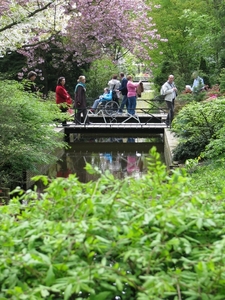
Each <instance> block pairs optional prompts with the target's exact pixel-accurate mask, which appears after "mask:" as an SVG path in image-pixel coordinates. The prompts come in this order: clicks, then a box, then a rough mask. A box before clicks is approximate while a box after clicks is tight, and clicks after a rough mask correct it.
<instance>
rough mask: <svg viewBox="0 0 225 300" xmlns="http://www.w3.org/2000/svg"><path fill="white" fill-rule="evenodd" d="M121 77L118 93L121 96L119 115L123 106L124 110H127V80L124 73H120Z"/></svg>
mask: <svg viewBox="0 0 225 300" xmlns="http://www.w3.org/2000/svg"><path fill="white" fill-rule="evenodd" d="M120 77H121V85H120V87H119V89H118V90H119V91H120V92H121V94H122V102H121V105H120V108H119V114H122V113H123V109H124V106H126V109H127V110H128V99H127V78H126V77H125V76H124V73H122V72H121V73H120Z"/></svg>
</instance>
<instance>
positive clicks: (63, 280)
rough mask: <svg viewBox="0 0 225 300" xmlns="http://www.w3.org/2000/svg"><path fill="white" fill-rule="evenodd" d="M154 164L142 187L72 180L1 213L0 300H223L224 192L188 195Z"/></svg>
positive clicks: (179, 175) (180, 177)
mask: <svg viewBox="0 0 225 300" xmlns="http://www.w3.org/2000/svg"><path fill="white" fill-rule="evenodd" d="M158 159H159V155H158V154H156V153H155V149H154V148H153V149H152V151H151V159H150V160H149V171H148V174H147V175H146V176H145V177H144V178H143V179H141V180H137V179H135V178H126V179H124V180H122V181H121V180H117V179H115V178H114V177H113V176H112V175H111V174H110V173H106V174H105V175H102V176H101V177H100V179H99V180H98V181H97V182H89V183H87V184H82V183H80V182H79V181H78V180H77V178H76V177H75V176H74V175H73V176H72V175H71V176H70V177H69V178H68V179H64V178H57V179H55V180H53V181H52V182H51V183H50V185H49V186H48V187H47V189H46V191H45V192H44V193H43V194H41V195H38V194H37V193H35V192H32V191H30V192H28V193H27V195H25V196H23V198H22V199H21V200H23V203H27V204H26V205H21V204H20V203H19V201H18V200H17V199H14V200H12V201H11V202H10V204H9V205H8V206H4V207H1V208H0V218H1V223H0V236H1V247H0V286H1V291H0V299H29V300H35V299H65V300H66V299H71V300H72V299H80V300H81V299H90V300H101V299H105V300H112V299H123V300H130V299H138V300H157V299H158V300H159V299H160V300H162V299H164V300H172V299H173V300H175V299H176V300H180V299H183V300H184V299H185V300H197V299H207V300H208V299H213V300H219V299H225V288H224V285H225V282H224V278H225V252H224V247H225V238H224V231H225V229H224V218H225V210H224V201H223V199H224V196H225V192H224V191H221V193H220V195H219V196H213V195H210V194H207V195H206V194H205V193H204V192H200V193H197V192H196V193H192V192H191V186H190V183H189V179H188V178H187V177H186V175H185V173H184V171H182V170H176V171H174V173H173V174H172V175H171V176H168V173H167V171H166V169H165V166H164V165H162V164H161V163H160V162H159V160H158ZM87 169H89V171H90V172H93V170H92V169H91V166H90V165H87ZM43 179H45V180H46V178H44V177H43ZM38 199H39V200H38Z"/></svg>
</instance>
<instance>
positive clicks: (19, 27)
mask: <svg viewBox="0 0 225 300" xmlns="http://www.w3.org/2000/svg"><path fill="white" fill-rule="evenodd" d="M154 7H155V8H158V7H159V6H154ZM151 9H152V7H151V5H147V4H146V2H145V0H132V1H130V0H94V1H92V0H63V1H62V0H42V1H39V0H17V1H15V0H13V1H11V0H2V1H1V4H0V33H1V34H0V44H1V50H0V51H1V53H0V54H1V55H4V53H5V51H6V50H7V49H10V50H18V51H20V53H22V54H24V55H26V56H27V58H28V62H29V64H30V66H32V67H33V66H34V65H35V64H41V63H42V62H43V60H44V57H43V56H42V53H44V52H46V51H50V49H52V48H54V47H57V48H58V49H62V51H61V52H60V53H59V54H58V55H57V54H55V55H54V57H53V62H54V63H55V65H56V66H57V64H58V63H60V62H62V61H63V62H65V63H66V62H67V61H68V57H70V61H71V60H72V61H76V62H77V64H78V65H82V64H83V63H89V62H91V61H93V60H95V59H99V58H101V57H102V56H103V55H107V56H110V57H111V59H112V60H118V59H119V58H120V57H121V56H123V55H124V53H126V52H128V51H129V52H131V53H132V54H134V55H135V56H136V57H137V58H139V59H141V60H145V61H149V60H151V57H150V55H149V53H150V50H151V49H155V48H157V43H158V41H160V40H161V41H162V39H161V37H160V35H159V34H157V29H156V28H155V24H154V23H153V21H152V18H151V17H150V15H151ZM40 50H41V51H40Z"/></svg>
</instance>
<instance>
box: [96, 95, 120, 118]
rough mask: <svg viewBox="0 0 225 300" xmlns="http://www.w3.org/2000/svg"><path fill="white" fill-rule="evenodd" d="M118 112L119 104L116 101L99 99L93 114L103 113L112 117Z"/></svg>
mask: <svg viewBox="0 0 225 300" xmlns="http://www.w3.org/2000/svg"><path fill="white" fill-rule="evenodd" d="M118 111H119V104H118V103H117V102H116V101H113V100H105V99H101V100H100V101H99V103H98V106H97V108H96V111H95V113H96V114H100V113H103V114H104V115H107V116H114V115H116V114H117V113H118Z"/></svg>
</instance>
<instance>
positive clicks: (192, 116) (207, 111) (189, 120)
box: [172, 99, 225, 160]
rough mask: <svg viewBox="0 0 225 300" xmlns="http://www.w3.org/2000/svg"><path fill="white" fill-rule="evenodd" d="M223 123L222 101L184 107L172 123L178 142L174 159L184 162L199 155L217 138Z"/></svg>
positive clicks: (224, 102) (224, 101)
mask: <svg viewBox="0 0 225 300" xmlns="http://www.w3.org/2000/svg"><path fill="white" fill-rule="evenodd" d="M224 122H225V100H224V99H217V100H214V101H212V102H206V103H197V102H192V103H190V104H188V105H187V106H185V107H184V108H183V109H182V110H181V111H180V112H179V113H178V114H177V116H176V118H175V119H174V121H173V127H172V131H173V132H174V133H175V135H176V136H177V137H178V138H179V141H180V144H179V145H178V147H177V148H176V149H175V151H174V155H175V156H176V158H174V159H175V160H186V159H188V158H194V157H196V156H198V155H200V154H201V153H202V152H204V151H205V147H206V146H207V145H208V144H209V143H213V141H214V140H215V139H217V138H218V134H219V130H220V129H221V128H223V126H224ZM222 138H223V137H222V135H221V139H222ZM221 142H222V140H220V143H221ZM220 149H223V147H221V148H220ZM218 152H219V149H218ZM218 152H217V153H218Z"/></svg>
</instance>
